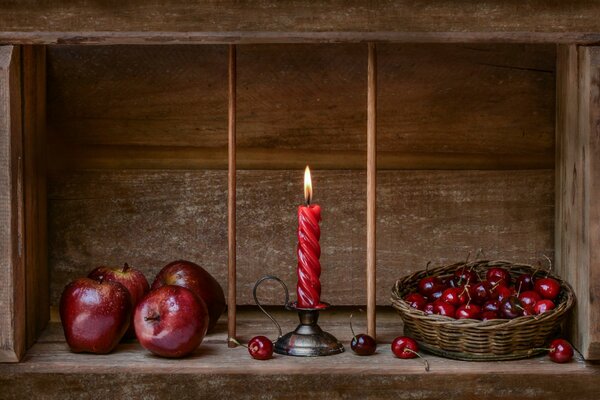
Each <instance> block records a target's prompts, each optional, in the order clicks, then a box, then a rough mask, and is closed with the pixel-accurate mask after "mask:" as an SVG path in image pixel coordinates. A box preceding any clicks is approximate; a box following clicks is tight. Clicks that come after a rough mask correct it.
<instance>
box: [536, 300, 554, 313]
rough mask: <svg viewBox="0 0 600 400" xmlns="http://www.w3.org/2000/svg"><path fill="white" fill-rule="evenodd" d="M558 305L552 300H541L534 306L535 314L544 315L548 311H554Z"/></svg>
mask: <svg viewBox="0 0 600 400" xmlns="http://www.w3.org/2000/svg"><path fill="white" fill-rule="evenodd" d="M555 307H556V305H555V304H554V302H553V301H552V300H548V299H544V300H540V301H538V302H537V303H535V305H534V306H533V312H534V313H536V314H538V315H539V314H543V313H545V312H546V311H550V310H554V308H555Z"/></svg>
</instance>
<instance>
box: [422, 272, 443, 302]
mask: <svg viewBox="0 0 600 400" xmlns="http://www.w3.org/2000/svg"><path fill="white" fill-rule="evenodd" d="M441 286H442V282H441V281H440V279H439V278H437V277H435V276H426V277H425V278H422V279H421V280H420V281H419V286H418V287H419V293H421V294H422V295H423V296H425V297H429V296H431V295H432V294H433V292H435V291H437V290H439V288H440V287H441Z"/></svg>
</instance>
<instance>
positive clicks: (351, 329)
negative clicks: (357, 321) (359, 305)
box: [350, 313, 356, 339]
mask: <svg viewBox="0 0 600 400" xmlns="http://www.w3.org/2000/svg"><path fill="white" fill-rule="evenodd" d="M350 331H351V332H352V337H353V338H354V339H356V333H354V328H352V313H350Z"/></svg>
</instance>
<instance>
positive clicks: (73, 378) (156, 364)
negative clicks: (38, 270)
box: [0, 308, 600, 399]
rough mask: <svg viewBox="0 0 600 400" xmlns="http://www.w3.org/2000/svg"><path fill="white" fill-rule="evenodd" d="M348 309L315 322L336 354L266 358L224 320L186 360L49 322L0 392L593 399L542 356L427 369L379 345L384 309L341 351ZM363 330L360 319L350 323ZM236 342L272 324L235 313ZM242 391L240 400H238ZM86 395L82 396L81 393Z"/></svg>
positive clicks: (579, 373)
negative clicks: (101, 351) (80, 340)
mask: <svg viewBox="0 0 600 400" xmlns="http://www.w3.org/2000/svg"><path fill="white" fill-rule="evenodd" d="M350 312H351V310H349V309H344V308H342V309H337V310H335V309H334V310H332V311H330V312H325V313H323V315H322V317H321V326H322V327H323V328H325V329H326V330H328V331H330V332H331V333H333V334H334V335H336V336H337V337H338V338H339V339H340V340H342V341H343V342H344V346H345V347H346V350H347V351H346V352H345V353H343V354H341V355H337V356H331V357H321V358H291V357H285V356H279V355H275V357H274V358H273V359H272V360H268V361H256V360H253V359H251V358H250V357H249V355H248V353H247V351H246V350H245V349H244V348H241V347H238V348H234V349H230V348H228V347H227V345H226V344H225V338H226V331H227V324H226V322H227V321H226V320H225V319H223V320H221V321H220V323H219V325H218V327H217V332H216V333H212V334H210V335H208V336H207V338H206V339H205V341H204V342H203V344H202V345H201V346H200V348H199V349H198V350H197V351H196V353H194V355H193V356H191V357H188V358H185V359H181V360H170V359H163V358H158V357H155V356H152V355H151V354H150V353H148V352H146V351H145V350H144V349H142V348H141V347H140V346H139V344H137V343H127V344H122V345H120V346H119V347H118V349H117V350H116V351H115V352H114V353H112V354H109V355H102V356H100V355H92V354H73V353H71V352H70V351H69V350H68V348H67V346H66V344H65V342H64V337H63V334H62V329H61V326H60V323H59V322H56V321H53V322H51V323H50V324H49V326H48V328H47V329H46V331H45V332H44V333H43V335H42V336H41V338H40V339H39V341H38V343H37V344H35V345H34V346H33V347H32V348H31V349H30V350H29V352H28V353H27V355H26V357H25V359H24V361H23V362H21V363H19V364H3V365H0V387H2V388H3V389H2V393H1V394H0V398H4V396H6V397H20V398H27V397H30V398H39V397H40V396H41V395H44V396H46V398H61V399H69V398H75V397H78V396H80V395H82V394H83V393H94V394H96V395H97V397H96V398H103V397H110V398H118V397H129V396H132V395H136V396H141V395H142V394H145V395H147V396H150V397H152V396H156V398H161V399H162V398H178V399H183V398H188V397H190V396H191V394H192V393H193V394H194V397H196V398H212V397H222V398H224V397H228V396H230V397H231V398H244V397H245V396H246V397H252V396H258V395H262V396H272V397H274V398H283V397H285V398H297V397H302V398H307V397H312V396H314V397H321V398H342V397H357V398H361V397H362V398H364V397H365V396H367V395H368V394H369V395H377V397H378V398H395V399H398V398H405V397H410V398H440V397H441V396H444V398H446V399H452V398H463V399H464V398H470V397H471V396H481V398H511V399H514V398H517V397H518V398H544V399H564V398H566V396H567V395H568V394H573V393H577V398H578V399H585V398H590V399H592V398H598V396H600V366H598V365H593V364H589V363H585V362H584V361H582V359H581V357H580V356H579V355H577V359H576V360H575V361H574V362H571V363H569V364H565V365H559V364H554V363H552V362H550V361H549V360H548V358H547V357H545V356H543V357H537V358H533V359H529V360H521V361H508V362H463V361H454V360H447V359H443V358H439V357H435V356H431V355H427V358H428V360H429V363H430V365H431V371H430V372H425V370H424V368H423V365H422V364H421V363H420V361H418V360H400V359H396V358H394V357H393V356H392V354H391V351H390V348H389V343H390V341H391V340H392V339H393V338H394V337H395V336H397V335H399V334H401V332H402V322H401V320H400V318H399V317H398V315H397V314H395V312H394V311H393V310H391V309H389V308H384V309H379V310H378V327H377V328H378V330H377V333H378V337H379V339H380V342H382V344H381V345H380V347H379V349H378V351H377V353H376V354H375V355H374V356H370V357H359V356H356V355H354V354H353V353H352V352H350V351H349V343H348V341H349V339H350V337H351V335H350V330H349V327H348V315H349V313H350ZM275 314H276V318H278V319H279V320H280V321H281V323H282V326H283V328H284V330H291V329H292V328H293V327H294V326H295V324H296V319H295V315H293V314H292V313H289V312H283V311H276V312H275ZM355 325H356V328H357V330H358V331H365V329H366V327H365V326H364V325H365V324H364V317H363V318H361V316H358V318H356V321H355ZM238 332H239V333H240V338H241V339H242V340H247V339H249V338H250V337H252V336H254V335H256V334H266V335H268V336H270V337H274V336H275V333H276V330H275V328H274V326H273V325H272V324H271V323H270V322H269V321H268V320H267V318H266V317H265V316H264V315H263V314H261V313H260V312H258V311H256V310H255V309H242V310H241V311H240V312H239V313H238ZM244 395H245V396H244ZM88 396H89V395H88Z"/></svg>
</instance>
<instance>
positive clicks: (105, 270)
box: [88, 263, 150, 339]
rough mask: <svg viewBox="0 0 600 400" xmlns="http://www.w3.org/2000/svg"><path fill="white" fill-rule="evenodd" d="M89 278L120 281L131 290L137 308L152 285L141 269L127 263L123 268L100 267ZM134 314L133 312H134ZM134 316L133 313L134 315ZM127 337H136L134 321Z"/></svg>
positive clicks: (133, 302)
mask: <svg viewBox="0 0 600 400" xmlns="http://www.w3.org/2000/svg"><path fill="white" fill-rule="evenodd" d="M88 278H91V279H94V280H96V281H101V280H105V281H110V282H118V283H120V284H121V285H123V286H125V288H126V289H127V290H129V295H130V296H131V304H132V306H133V309H134V310H135V306H137V304H138V303H139V301H140V300H141V299H142V297H144V296H145V295H146V293H148V291H149V290H150V286H149V285H148V281H147V280H146V277H145V276H144V274H143V273H142V271H140V270H139V269H135V268H131V267H130V266H129V265H127V263H125V265H124V266H123V268H110V267H98V268H96V269H95V270H93V271H92V272H90V273H89V274H88ZM132 314H133V313H132ZM132 318H133V315H132ZM125 337H126V338H131V339H133V338H135V329H134V328H133V321H132V322H131V323H130V324H129V329H127V333H125Z"/></svg>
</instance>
